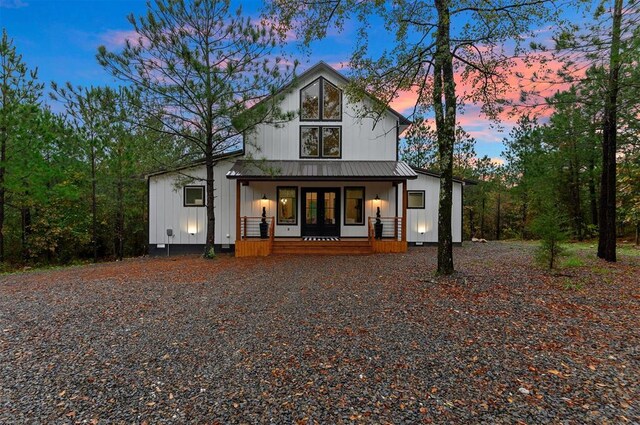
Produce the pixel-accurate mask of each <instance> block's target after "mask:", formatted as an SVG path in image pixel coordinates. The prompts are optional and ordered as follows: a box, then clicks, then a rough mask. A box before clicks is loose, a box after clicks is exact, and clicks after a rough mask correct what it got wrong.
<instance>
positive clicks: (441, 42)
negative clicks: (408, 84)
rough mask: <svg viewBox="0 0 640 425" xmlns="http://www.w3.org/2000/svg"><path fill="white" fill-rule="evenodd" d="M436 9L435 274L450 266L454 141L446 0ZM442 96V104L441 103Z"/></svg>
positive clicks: (449, 269)
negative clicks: (437, 187)
mask: <svg viewBox="0 0 640 425" xmlns="http://www.w3.org/2000/svg"><path fill="white" fill-rule="evenodd" d="M435 6H436V9H437V11H438V31H437V35H436V43H437V47H436V57H435V60H434V62H435V65H434V90H433V104H434V111H435V116H436V129H437V131H438V156H439V163H440V173H441V175H440V203H439V207H438V274H441V275H449V274H452V273H453V271H454V268H453V239H452V231H451V209H452V204H453V202H452V201H453V146H454V143H455V124H456V94H455V80H454V77H453V56H452V54H451V42H450V38H449V34H450V16H449V0H435ZM443 95H444V104H443Z"/></svg>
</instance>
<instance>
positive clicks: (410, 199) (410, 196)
mask: <svg viewBox="0 0 640 425" xmlns="http://www.w3.org/2000/svg"><path fill="white" fill-rule="evenodd" d="M407 209H410V210H411V209H414V210H417V209H424V190H408V191H407Z"/></svg>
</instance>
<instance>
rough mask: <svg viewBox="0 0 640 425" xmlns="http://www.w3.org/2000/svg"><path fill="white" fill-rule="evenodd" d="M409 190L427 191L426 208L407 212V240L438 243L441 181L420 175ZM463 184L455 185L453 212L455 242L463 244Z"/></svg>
mask: <svg viewBox="0 0 640 425" xmlns="http://www.w3.org/2000/svg"><path fill="white" fill-rule="evenodd" d="M407 188H408V190H424V191H425V208H424V209H408V210H407V218H408V219H407V240H408V241H409V242H438V202H439V199H440V198H439V196H440V179H438V178H437V177H433V176H428V175H425V174H418V178H417V179H416V180H409V184H408V185H407ZM461 226H462V184H461V183H457V182H454V183H453V211H452V212H451V228H452V229H451V230H452V232H453V242H462V227H461Z"/></svg>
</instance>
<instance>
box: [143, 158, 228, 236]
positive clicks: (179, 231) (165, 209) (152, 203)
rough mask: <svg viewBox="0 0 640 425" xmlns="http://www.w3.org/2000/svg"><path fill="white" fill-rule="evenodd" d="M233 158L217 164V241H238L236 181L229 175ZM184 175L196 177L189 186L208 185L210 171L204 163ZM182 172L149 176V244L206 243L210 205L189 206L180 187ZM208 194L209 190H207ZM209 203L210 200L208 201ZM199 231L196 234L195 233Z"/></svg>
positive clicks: (215, 175)
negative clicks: (236, 237) (207, 178)
mask: <svg viewBox="0 0 640 425" xmlns="http://www.w3.org/2000/svg"><path fill="white" fill-rule="evenodd" d="M232 165H233V160H225V161H220V162H219V163H218V164H216V165H215V166H214V172H213V174H214V196H215V202H214V211H215V218H216V229H215V243H216V244H222V245H225V244H234V243H235V224H236V217H235V199H236V193H235V190H236V187H235V180H233V181H231V180H229V179H227V178H226V174H227V172H228V171H229V169H231V166H232ZM181 173H182V174H184V175H188V176H192V177H195V178H197V179H200V180H194V181H192V182H190V183H187V184H186V186H205V185H206V181H205V179H206V170H205V167H204V165H201V166H197V167H194V168H191V169H188V170H182V171H181ZM180 178H181V175H180V174H178V173H175V172H173V173H166V174H160V175H155V176H151V177H149V244H150V245H157V244H166V243H170V244H186V245H194V244H198V245H199V244H201V245H204V244H205V243H206V237H207V208H206V207H205V206H201V207H185V206H184V188H183V186H178V187H176V181H179V179H180ZM205 197H206V192H205ZM205 202H206V200H205ZM167 229H173V234H174V236H173V237H171V238H169V237H167V233H166V232H167ZM190 231H191V232H194V231H195V234H191V232H190Z"/></svg>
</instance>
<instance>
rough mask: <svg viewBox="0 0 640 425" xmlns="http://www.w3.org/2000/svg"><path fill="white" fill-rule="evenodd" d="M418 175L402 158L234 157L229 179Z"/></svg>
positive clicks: (381, 177)
mask: <svg viewBox="0 0 640 425" xmlns="http://www.w3.org/2000/svg"><path fill="white" fill-rule="evenodd" d="M417 177H418V175H417V174H416V173H415V171H413V170H412V169H411V167H409V166H408V165H407V164H405V163H404V162H402V161H343V160H336V161H328V160H324V161H304V160H301V161H269V160H242V159H240V160H237V161H236V162H235V164H234V165H233V167H231V170H229V172H228V173H227V178H229V179H246V180H406V179H415V178H417Z"/></svg>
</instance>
